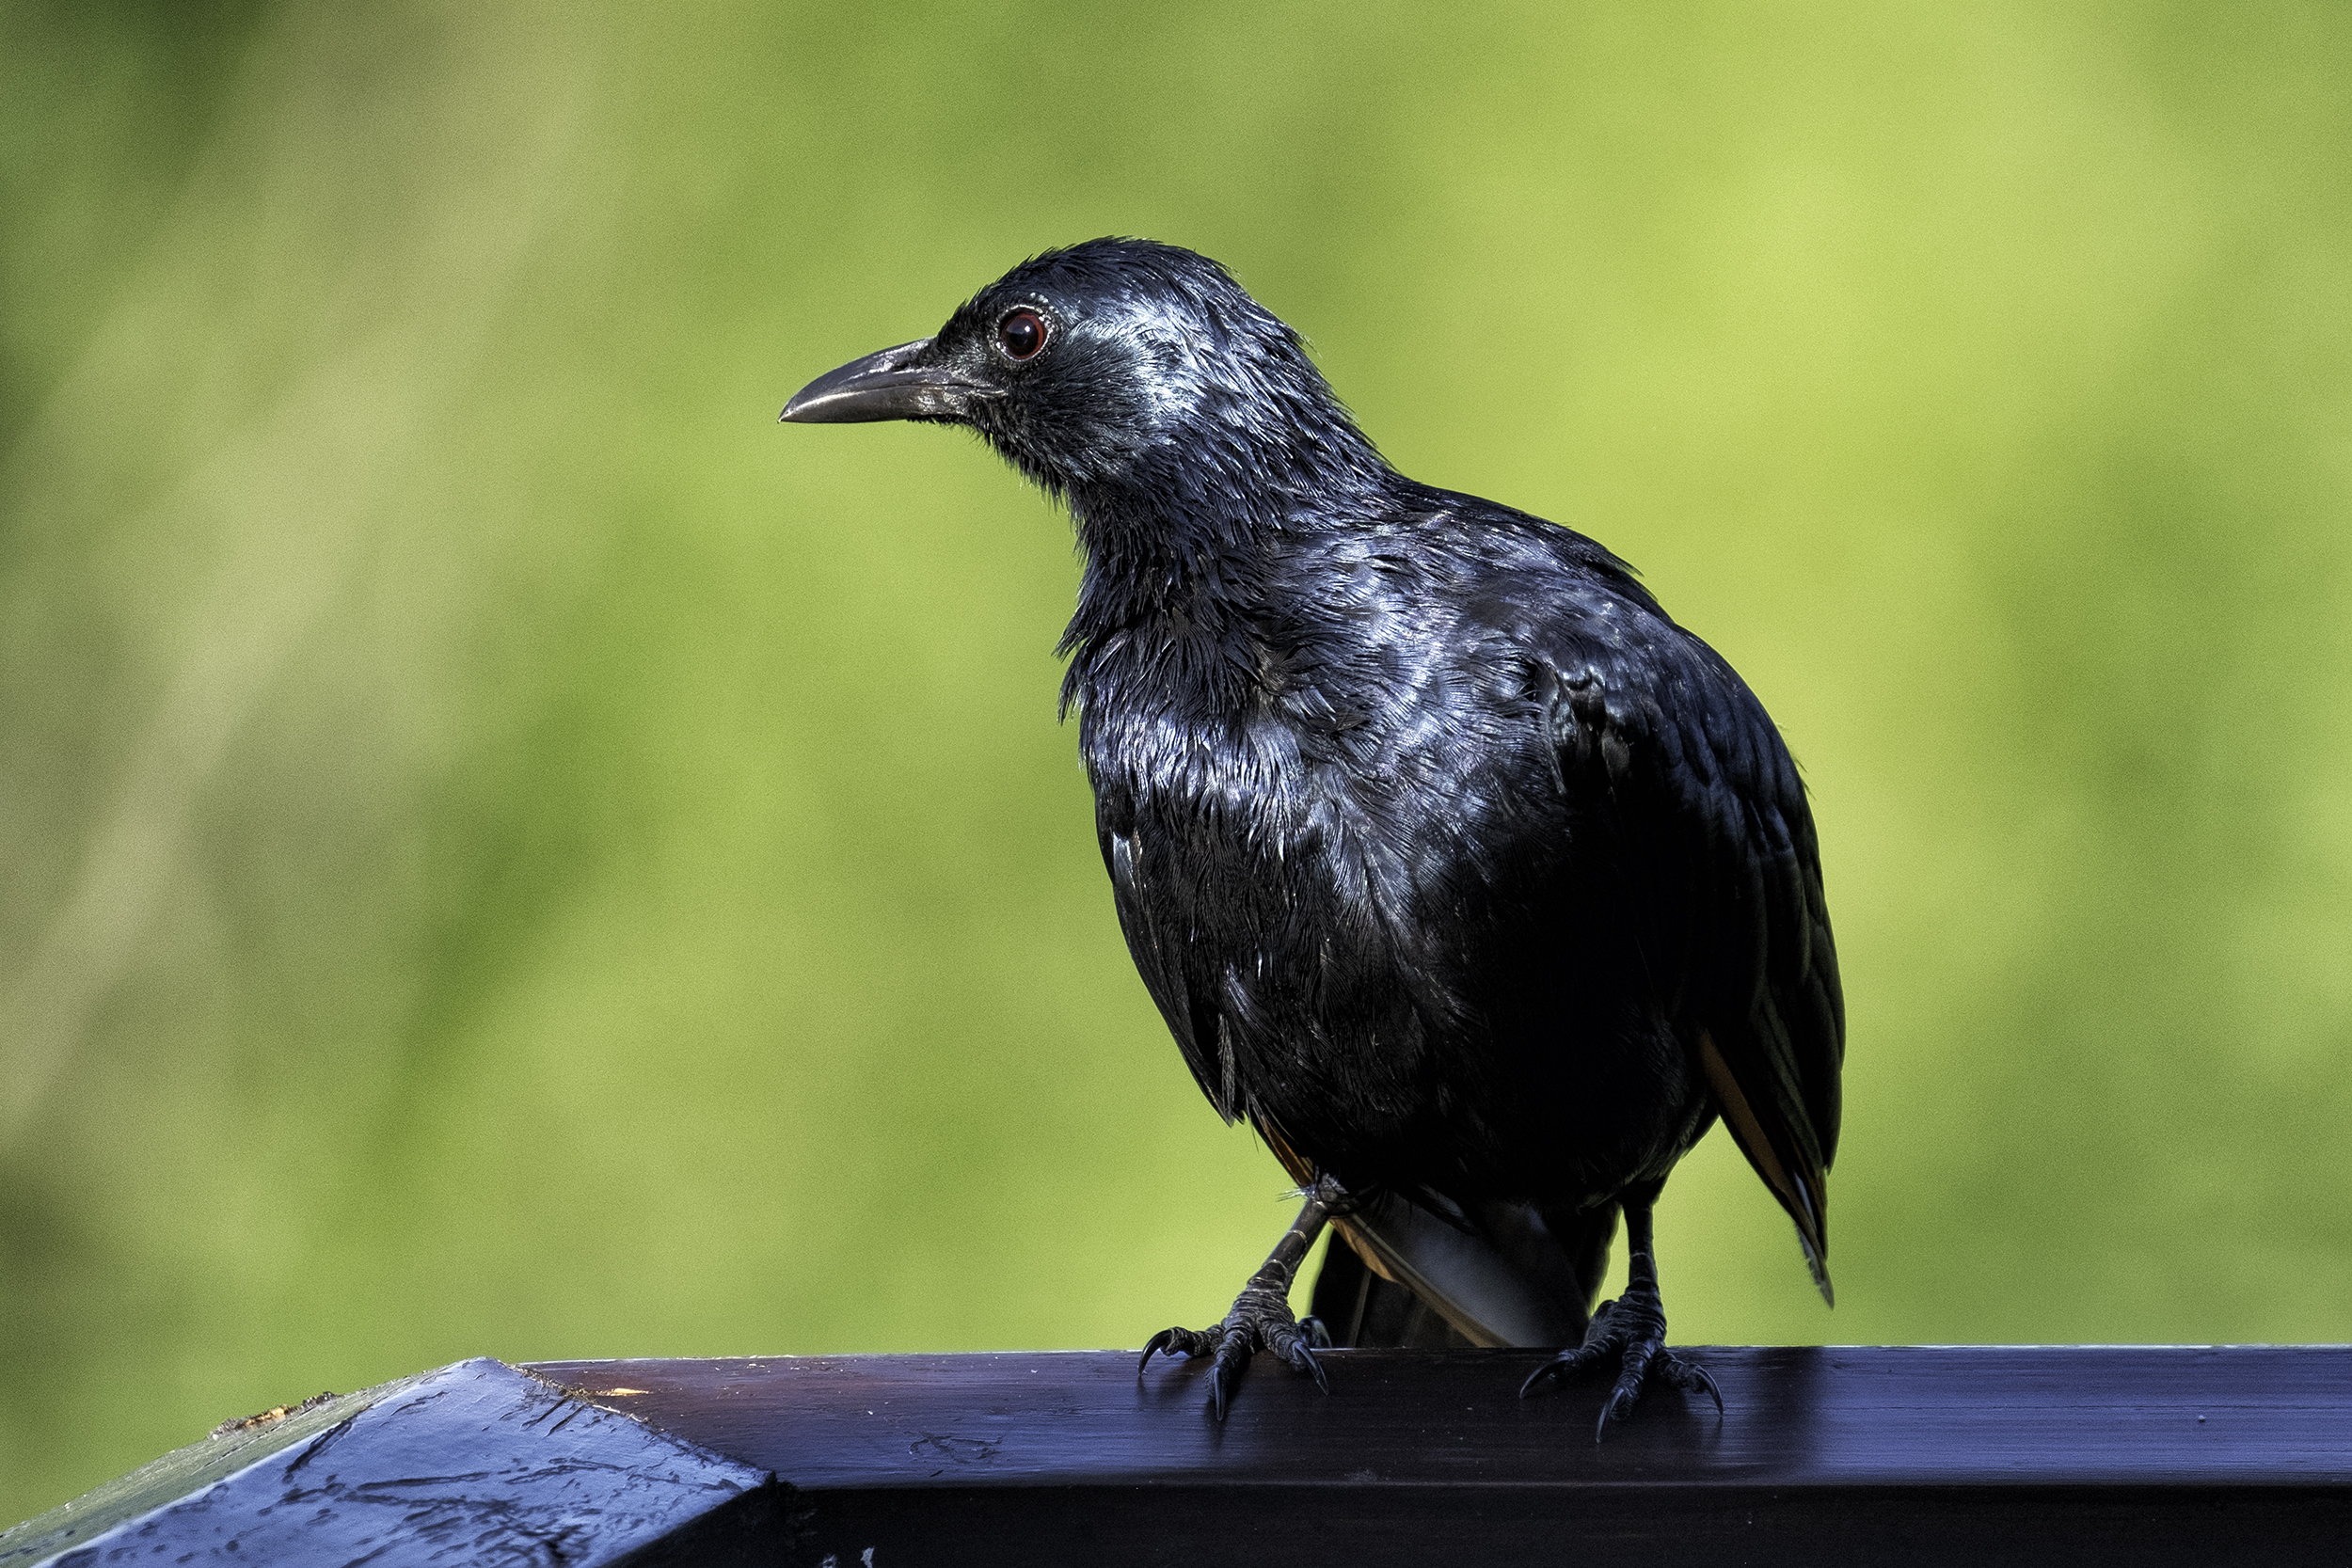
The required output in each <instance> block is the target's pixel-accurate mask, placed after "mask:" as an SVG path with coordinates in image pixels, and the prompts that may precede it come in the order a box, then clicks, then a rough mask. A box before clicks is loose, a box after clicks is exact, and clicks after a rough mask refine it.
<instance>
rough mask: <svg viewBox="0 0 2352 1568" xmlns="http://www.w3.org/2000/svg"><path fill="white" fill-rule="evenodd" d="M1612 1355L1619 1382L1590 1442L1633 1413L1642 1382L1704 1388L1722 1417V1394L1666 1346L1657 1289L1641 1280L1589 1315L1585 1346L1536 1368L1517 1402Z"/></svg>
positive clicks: (1663, 1313) (1696, 1366) (1702, 1373)
mask: <svg viewBox="0 0 2352 1568" xmlns="http://www.w3.org/2000/svg"><path fill="white" fill-rule="evenodd" d="M1612 1356H1614V1357H1616V1358H1617V1366H1618V1370H1617V1382H1616V1386H1614V1387H1613V1388H1611V1389H1610V1390H1609V1402H1608V1403H1607V1404H1604V1405H1603V1406H1601V1410H1600V1422H1599V1424H1598V1425H1597V1426H1596V1427H1595V1428H1594V1429H1593V1441H1594V1442H1596V1443H1597V1442H1599V1441H1600V1440H1601V1439H1602V1438H1604V1437H1606V1436H1607V1435H1609V1423H1610V1422H1611V1421H1622V1420H1624V1419H1625V1418H1627V1417H1628V1416H1629V1415H1631V1414H1632V1413H1633V1405H1634V1402H1636V1401H1638V1400H1639V1399H1640V1398H1641V1397H1642V1386H1643V1385H1644V1384H1645V1383H1662V1384H1665V1385H1666V1386H1668V1387H1670V1388H1679V1389H1681V1390H1683V1391H1684V1392H1685V1393H1690V1392H1693V1391H1695V1390H1699V1389H1705V1390H1706V1392H1707V1395H1708V1398H1709V1399H1711V1400H1713V1401H1714V1402H1715V1414H1716V1415H1718V1416H1720V1415H1722V1414H1723V1413H1724V1396H1723V1391H1722V1390H1721V1389H1719V1388H1717V1387H1716V1386H1715V1380H1714V1379H1713V1378H1711V1377H1709V1376H1708V1373H1707V1369H1706V1368H1704V1367H1702V1366H1700V1365H1699V1364H1698V1363H1697V1362H1695V1361H1686V1360H1684V1359H1683V1358H1682V1357H1681V1356H1679V1355H1677V1354H1675V1353H1674V1352H1672V1351H1670V1350H1668V1349H1667V1348H1666V1309H1665V1307H1664V1304H1663V1303H1661V1301H1660V1300H1659V1298H1658V1287H1657V1286H1656V1285H1654V1284H1645V1283H1643V1282H1640V1281H1636V1282H1635V1283H1634V1284H1633V1285H1631V1286H1630V1287H1629V1288H1628V1290H1627V1291H1626V1293H1625V1294H1624V1295H1622V1296H1620V1297H1618V1298H1617V1299H1616V1300H1615V1301H1605V1302H1603V1303H1601V1306H1600V1310H1599V1311H1597V1312H1596V1313H1594V1314H1593V1326H1592V1327H1591V1328H1589V1329H1587V1330H1586V1331H1585V1334H1584V1342H1583V1343H1582V1344H1581V1345H1579V1346H1578V1347H1577V1348H1576V1349H1574V1350H1564V1351H1562V1352H1561V1353H1560V1354H1558V1355H1556V1356H1554V1357H1553V1358H1552V1359H1551V1360H1549V1361H1548V1362H1546V1363H1545V1364H1544V1365H1543V1366H1541V1367H1538V1368H1537V1369H1536V1370H1535V1375H1534V1376H1533V1377H1531V1378H1529V1379H1528V1380H1527V1382H1526V1383H1524V1384H1523V1385H1521V1386H1520V1387H1519V1398H1521V1399H1525V1398H1526V1397H1527V1396H1528V1395H1530V1394H1533V1393H1535V1392H1537V1391H1538V1390H1539V1389H1542V1388H1543V1387H1545V1386H1547V1385H1549V1384H1551V1383H1554V1382H1557V1381H1559V1380H1561V1379H1564V1378H1568V1377H1573V1376H1575V1375H1576V1374H1577V1373H1579V1372H1582V1371H1587V1370H1591V1369H1592V1368H1594V1367H1597V1366H1599V1365H1601V1364H1602V1363H1603V1362H1605V1361H1607V1360H1608V1359H1609V1358H1611V1357H1612Z"/></svg>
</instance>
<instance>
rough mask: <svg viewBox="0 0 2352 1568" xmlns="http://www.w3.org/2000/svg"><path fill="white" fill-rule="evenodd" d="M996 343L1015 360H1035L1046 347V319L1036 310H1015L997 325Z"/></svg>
mask: <svg viewBox="0 0 2352 1568" xmlns="http://www.w3.org/2000/svg"><path fill="white" fill-rule="evenodd" d="M996 341H997V342H998V343H999V344H1000V345H1002V346H1003V348H1004V351H1005V352H1006V354H1008V355H1009V356H1012V357H1013V358H1015V359H1034V358H1036V357H1037V353H1038V350H1040V349H1041V348H1043V347H1044V346H1045V318H1044V317H1042V316H1041V315H1039V314H1038V313H1037V312H1036V311H1035V310H1014V311H1011V312H1009V313H1008V314H1007V315H1006V317H1005V319H1004V320H1003V321H1000V322H998V323H997V324H996Z"/></svg>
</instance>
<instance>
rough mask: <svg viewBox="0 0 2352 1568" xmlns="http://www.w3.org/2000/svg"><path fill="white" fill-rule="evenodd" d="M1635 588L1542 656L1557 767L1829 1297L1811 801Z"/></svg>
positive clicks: (1709, 670) (1818, 904) (1827, 1104)
mask: <svg viewBox="0 0 2352 1568" xmlns="http://www.w3.org/2000/svg"><path fill="white" fill-rule="evenodd" d="M1633 594H1635V595H1638V597H1630V598H1628V599H1624V600H1619V601H1618V602H1617V603H1616V604H1615V605H1614V606H1613V610H1612V613H1611V614H1610V615H1609V616H1608V617H1607V618H1606V622H1605V625H1604V626H1603V627H1602V628H1601V629H1600V630H1599V631H1598V632H1597V634H1596V633H1595V632H1594V631H1593V629H1592V628H1591V627H1590V626H1589V624H1588V625H1587V626H1585V627H1583V628H1582V629H1576V630H1572V631H1570V632H1569V633H1568V634H1567V635H1566V636H1565V638H1563V639H1561V640H1559V641H1558V643H1557V645H1556V646H1555V647H1554V649H1553V650H1552V657H1549V658H1548V660H1547V661H1546V662H1547V665H1548V668H1547V669H1546V670H1545V671H1544V673H1543V682H1544V684H1545V685H1546V687H1547V688H1548V689H1547V691H1546V692H1545V698H1546V704H1545V705H1546V710H1547V712H1548V714H1549V721H1550V724H1551V729H1552V740H1553V744H1554V747H1555V749H1556V753H1557V755H1558V757H1559V759H1560V764H1561V768H1562V774H1563V779H1564V782H1566V783H1569V784H1570V786H1571V787H1572V788H1578V789H1581V790H1584V791H1590V792H1592V794H1593V795H1594V796H1595V798H1597V799H1598V800H1601V801H1603V802H1604V806H1603V809H1604V810H1605V811H1606V813H1607V816H1608V817H1609V818H1610V819H1611V820H1613V822H1614V823H1615V824H1616V828H1617V832H1618V833H1619V834H1620V835H1621V837H1620V842H1621V846H1622V852H1623V853H1624V854H1626V856H1627V857H1628V862H1629V863H1628V870H1629V872H1630V873H1631V874H1632V875H1633V876H1634V877H1635V878H1636V879H1639V880H1640V881H1641V882H1642V884H1643V886H1644V890H1645V897H1644V903H1645V912H1646V916H1647V918H1648V919H1649V920H1650V921H1651V922H1652V923H1653V928H1654V929H1656V930H1658V931H1659V933H1660V935H1661V938H1664V939H1666V940H1669V941H1671V942H1674V943H1675V944H1676V945H1677V946H1679V947H1680V948H1681V950H1682V951H1684V952H1686V953H1688V954H1689V955H1690V956H1691V957H1690V961H1689V964H1688V966H1687V968H1686V969H1685V970H1684V972H1683V974H1681V976H1680V984H1681V986H1682V994H1681V995H1680V996H1679V997H1678V998H1677V1002H1678V1004H1679V1005H1678V1006H1677V1009H1676V1011H1677V1016H1678V1017H1679V1018H1680V1019H1682V1020H1685V1021H1687V1023H1686V1034H1687V1036H1688V1037H1690V1038H1691V1041H1692V1045H1693V1047H1694V1049H1695V1050H1696V1051H1697V1053H1698V1054H1699V1057H1700V1061H1701V1064H1702V1066H1703V1068H1704V1069H1705V1071H1706V1074H1707V1078H1708V1085H1709V1087H1711V1088H1712V1089H1713V1090H1714V1093H1715V1098H1716V1101H1717V1104H1718V1107H1719V1109H1720V1110H1721V1111H1722V1114H1723V1118H1724V1125H1725V1126H1726V1127H1728V1128H1729V1129H1730V1131H1731V1135H1732V1137H1733V1139H1734V1140H1735V1141H1736V1142H1737V1143H1738V1144H1739V1145H1740V1151H1741V1152H1742V1153H1744V1154H1745V1155H1746V1156H1747V1158H1748V1163H1749V1164H1752V1165H1754V1166H1755V1167H1756V1174H1757V1175H1758V1176H1760V1177H1762V1178H1763V1180H1764V1182H1765V1185H1766V1186H1768V1187H1770V1188H1771V1189H1772V1194H1773V1196H1775V1197H1777V1198H1778V1199H1779V1200H1780V1203H1781V1206H1782V1207H1783V1208H1784V1209H1786V1210H1787V1211H1788V1215H1789V1217H1790V1218H1791V1219H1792V1220H1794V1221H1795V1222H1796V1226H1797V1233H1798V1236H1799V1238H1800V1240H1801V1241H1802V1242H1803V1243H1804V1252H1805V1259H1806V1262H1807V1263H1808V1265H1809V1266H1810V1267H1811V1268H1812V1271H1813V1277H1814V1283H1815V1284H1816V1285H1817V1286H1819V1287H1820V1291H1821V1293H1822V1295H1823V1297H1824V1298H1827V1297H1828V1296H1829V1294H1830V1286H1829V1275H1828V1272H1827V1269H1826V1267H1825V1265H1824V1257H1825V1253H1826V1250H1827V1228H1826V1222H1827V1207H1828V1193H1827V1188H1826V1183H1825V1180H1824V1177H1825V1174H1826V1172H1827V1171H1828V1169H1829V1165H1830V1162H1831V1160H1832V1158H1833V1157H1834V1156H1835V1155H1836V1149H1837V1120H1838V1076H1839V1071H1840V1069H1841V1067H1842V1065H1843V1062H1844V1058H1845V1012H1844V1003H1843V1001H1842V998H1841V994H1840V992H1839V989H1838V983H1837V954H1836V947H1835V945H1834V943H1833V942H1832V939H1831V935H1830V923H1829V907H1828V903H1827V901H1826V899H1825V898H1824V896H1823V894H1822V887H1821V863H1820V847H1819V845H1818V844H1817V842H1816V840H1815V838H1814V832H1813V814H1812V812H1811V810H1810V809H1809V808H1808V807H1807V805H1806V803H1805V794H1804V784H1803V782H1802V781H1801V780H1800V779H1799V778H1798V776H1797V769H1796V764H1795V762H1794V761H1793V760H1792V759H1791V758H1790V757H1789V754H1788V747H1787V746H1785V745H1784V744H1783V743H1782V741H1781V738H1780V733H1779V731H1778V730H1777V729H1775V728H1774V727H1773V724H1772V720H1771V718H1770V717H1769V716H1768V715H1767V714H1766V713H1765V711H1764V707H1763V705H1762V704H1760V703H1758V702H1757V701H1756V697H1755V695H1754V694H1753V693H1752V692H1750V691H1749V690H1748V689H1747V686H1746V685H1745V683H1743V682H1742V681H1741V680H1740V677H1739V675H1738V674H1736V673H1734V672H1733V671H1732V669H1731V667H1730V666H1729V665H1728V664H1726V663H1724V660H1723V659H1722V657H1719V656H1718V655H1717V654H1716V653H1715V652H1714V650H1712V649H1711V648H1708V646H1707V645H1706V644H1705V643H1704V642H1701V641H1699V640H1698V639H1697V638H1695V637H1692V636H1691V635H1690V634H1689V633H1687V632H1684V631H1682V630H1681V628H1679V627H1677V626H1675V625H1674V624H1673V623H1672V622H1671V621H1668V620H1666V619H1665V617H1664V615H1663V613H1662V612H1661V611H1658V610H1655V609H1654V607H1653V606H1652V604H1651V602H1650V601H1649V600H1648V598H1647V595H1646V594H1640V591H1639V590H1638V589H1635V590H1633Z"/></svg>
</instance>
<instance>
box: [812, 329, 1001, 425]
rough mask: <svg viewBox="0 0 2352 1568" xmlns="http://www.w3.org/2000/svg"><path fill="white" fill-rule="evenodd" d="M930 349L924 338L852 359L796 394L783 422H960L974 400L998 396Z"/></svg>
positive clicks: (993, 390)
mask: <svg viewBox="0 0 2352 1568" xmlns="http://www.w3.org/2000/svg"><path fill="white" fill-rule="evenodd" d="M930 347H931V340H930V339H929V338H924V339H920V340H918V341H914V342H912V343H900V344H899V345H898V347H897V348H886V349H884V350H882V352H881V353H880V354H869V355H867V356H866V357H865V358H863V359H852V360H850V362H849V363H848V364H846V365H844V366H842V367H841V368H840V369H839V370H837V371H833V372H828V373H826V374H824V375H820V376H818V378H817V379H816V380H814V381H812V382H810V383H809V384H808V385H807V386H805V387H803V388H801V389H800V390H799V391H797V392H795V393H793V394H792V401H791V402H790V403H787V404H785V405H784V413H783V414H782V415H780V416H779V418H781V419H784V420H790V421H791V422H792V423H794V424H862V423H864V422H866V420H962V419H964V418H965V417H966V416H967V415H969V414H970V413H971V412H972V404H973V400H974V399H976V398H984V397H993V396H995V395H996V388H993V387H989V386H986V385H983V384H982V383H979V382H977V381H972V380H968V379H966V378H965V377H963V376H961V375H960V374H958V373H957V372H956V370H955V368H954V367H953V366H951V365H946V364H943V363H941V362H939V361H938V360H935V359H931V358H930Z"/></svg>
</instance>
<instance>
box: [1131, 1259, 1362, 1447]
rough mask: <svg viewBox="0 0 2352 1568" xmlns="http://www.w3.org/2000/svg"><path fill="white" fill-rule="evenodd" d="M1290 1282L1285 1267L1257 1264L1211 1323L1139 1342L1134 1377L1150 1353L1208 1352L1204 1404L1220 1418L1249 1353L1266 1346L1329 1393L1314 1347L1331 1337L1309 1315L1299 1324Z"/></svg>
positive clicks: (1147, 1363) (1167, 1330)
mask: <svg viewBox="0 0 2352 1568" xmlns="http://www.w3.org/2000/svg"><path fill="white" fill-rule="evenodd" d="M1290 1283H1291V1282H1290V1275H1289V1272H1288V1271H1287V1270H1285V1271H1282V1273H1281V1274H1280V1275H1279V1277H1276V1276H1274V1275H1273V1274H1272V1272H1271V1271H1270V1270H1269V1269H1261V1270H1259V1271H1258V1272H1257V1273H1256V1274H1255V1275H1251V1276H1250V1280H1249V1283H1248V1285H1246V1286H1244V1287H1243V1288H1242V1292H1241V1294H1240V1295H1239V1296H1238V1297H1236V1298H1235V1299H1234V1302H1233V1309H1232V1311H1231V1312H1228V1313H1226V1314H1225V1321H1224V1322H1223V1323H1219V1324H1217V1325H1216V1327H1215V1328H1209V1329H1192V1328H1164V1329H1162V1330H1160V1332H1158V1333H1157V1334H1154V1335H1152V1342H1151V1343H1150V1344H1147V1345H1145V1346H1144V1347H1143V1359H1142V1360H1141V1361H1138V1362H1136V1382H1138V1383H1140V1382H1142V1381H1143V1370H1144V1368H1146V1367H1148V1366H1150V1365H1151V1364H1152V1356H1154V1355H1158V1354H1168V1355H1184V1356H1196V1355H1206V1356H1208V1357H1210V1361H1209V1408H1210V1409H1211V1410H1213V1411H1215V1412H1216V1418H1217V1419H1218V1420H1220V1421H1221V1420H1223V1419H1225V1407H1226V1405H1227V1404H1229V1403H1230V1402H1232V1397H1233V1390H1234V1388H1235V1387H1237V1386H1239V1385H1240V1383H1241V1374H1242V1371H1243V1370H1244V1369H1246V1368H1247V1367H1248V1365H1249V1358H1250V1357H1251V1356H1253V1355H1255V1354H1257V1353H1258V1352H1260V1351H1266V1352H1268V1353H1270V1354H1274V1355H1277V1356H1279V1357H1280V1358H1281V1359H1282V1360H1283V1361H1284V1362H1286V1363H1287V1364H1288V1365H1289V1366H1290V1368H1291V1370H1294V1371H1297V1372H1303V1373H1305V1374H1306V1375H1307V1376H1309V1377H1311V1378H1313V1379H1314V1380H1315V1386H1316V1387H1318V1388H1320V1389H1322V1390H1323V1391H1324V1392H1325V1393H1329V1392H1330V1391H1331V1385H1330V1382H1329V1380H1327V1378H1325V1376H1324V1375H1323V1364H1322V1363H1321V1362H1319V1361H1317V1360H1316V1359H1315V1352H1316V1351H1317V1350H1318V1349H1327V1348H1329V1346H1330V1343H1331V1337H1330V1335H1328V1334H1327V1333H1326V1332H1324V1327H1323V1323H1322V1322H1321V1321H1320V1320H1318V1319H1315V1318H1309V1319H1307V1320H1306V1321H1305V1322H1304V1323H1301V1322H1300V1321H1299V1320H1298V1319H1296V1318H1294V1317H1293V1316H1291V1306H1290Z"/></svg>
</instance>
